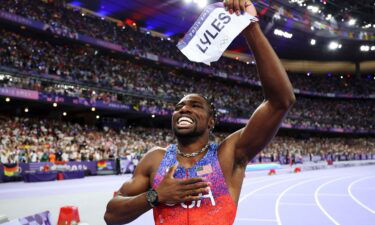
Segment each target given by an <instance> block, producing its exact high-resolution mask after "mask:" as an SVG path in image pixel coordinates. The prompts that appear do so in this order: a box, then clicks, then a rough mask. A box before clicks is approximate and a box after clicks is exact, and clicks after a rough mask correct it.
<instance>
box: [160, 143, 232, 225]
mask: <svg viewBox="0 0 375 225" xmlns="http://www.w3.org/2000/svg"><path fill="white" fill-rule="evenodd" d="M217 149H218V145H217V144H211V145H210V146H209V149H208V152H207V153H206V155H205V156H204V157H203V158H202V159H201V160H200V161H198V162H197V163H196V164H195V165H194V166H193V167H191V168H188V169H186V168H184V167H181V166H178V167H177V169H176V172H175V174H174V178H176V179H186V178H196V177H204V178H205V180H206V181H207V182H210V183H211V185H210V187H209V189H210V190H209V192H208V194H205V195H203V196H202V198H201V200H198V201H192V202H185V203H180V204H175V205H165V204H159V205H158V206H157V207H155V208H154V209H153V210H154V212H153V213H154V220H155V224H157V225H169V224H173V225H232V224H233V223H234V219H235V217H236V211H237V207H236V204H235V202H234V201H233V199H232V197H231V196H230V194H229V191H228V187H227V184H226V182H225V178H224V175H223V172H222V170H221V167H220V163H219V160H218V157H217ZM176 154H177V152H176V145H170V146H169V147H168V149H167V152H166V153H165V155H164V157H163V160H162V161H161V163H160V166H159V169H158V171H157V173H156V175H155V177H154V182H153V188H156V187H157V186H158V185H159V184H160V182H161V181H162V179H163V177H164V175H165V174H166V172H167V170H168V169H169V168H171V167H172V166H174V165H175V164H176V163H177V158H176Z"/></svg>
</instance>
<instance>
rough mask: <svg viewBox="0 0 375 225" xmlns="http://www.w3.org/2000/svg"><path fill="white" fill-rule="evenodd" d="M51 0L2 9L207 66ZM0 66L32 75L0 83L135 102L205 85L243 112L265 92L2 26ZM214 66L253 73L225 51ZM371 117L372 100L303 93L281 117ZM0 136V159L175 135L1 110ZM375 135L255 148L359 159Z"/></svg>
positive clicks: (332, 122)
mask: <svg viewBox="0 0 375 225" xmlns="http://www.w3.org/2000/svg"><path fill="white" fill-rule="evenodd" d="M42 2H43V1H42ZM49 2H53V3H41V1H40V0H29V1H26V0H17V1H10V0H4V1H3V2H2V4H1V5H0V10H4V11H8V12H11V13H14V14H17V15H21V16H24V17H27V18H30V19H34V20H38V21H42V22H44V23H47V24H53V25H55V26H61V27H65V28H67V29H70V30H71V31H73V32H78V33H82V34H86V35H89V36H92V37H95V38H98V39H102V40H107V41H109V42H114V43H117V44H120V45H122V46H124V47H125V48H126V49H128V51H129V52H130V53H136V52H139V53H145V52H152V53H154V54H156V55H160V56H163V57H167V58H171V59H174V60H178V61H181V62H184V63H185V64H192V65H194V67H195V68H196V69H198V70H199V68H204V67H205V66H204V65H198V64H193V63H190V62H188V61H187V60H186V59H185V58H184V57H183V55H182V54H180V53H179V52H178V50H177V48H176V47H175V45H176V42H175V40H173V39H171V40H166V39H162V38H159V37H153V36H151V35H149V34H147V33H144V32H140V31H139V30H137V29H133V28H132V27H130V26H128V25H124V24H121V26H119V24H116V23H114V22H112V21H108V20H106V19H100V18H99V17H97V16H92V15H90V14H82V12H81V11H79V10H73V9H68V8H66V6H65V5H64V4H63V3H62V1H61V2H60V1H49ZM0 66H6V67H9V68H13V69H16V70H17V71H18V72H20V73H22V72H26V73H28V75H29V76H28V77H25V76H19V75H1V76H0V87H18V88H24V89H31V90H37V91H42V92H45V93H53V94H57V95H61V96H73V97H86V98H88V99H91V100H103V101H105V102H118V103H124V104H130V105H132V106H133V109H139V108H140V107H143V106H148V107H157V108H160V109H164V110H165V111H166V112H169V113H170V112H172V111H173V109H174V104H175V103H176V101H177V100H178V99H179V98H180V97H181V96H183V95H184V94H187V93H193V92H198V93H201V92H202V90H204V91H205V93H204V94H205V95H206V96H208V97H209V98H210V99H212V100H213V102H214V104H215V106H216V108H217V109H218V112H219V116H232V117H242V118H248V116H249V115H251V113H252V112H253V111H254V110H255V107H256V106H258V105H259V104H260V103H261V101H262V100H263V97H262V92H261V89H260V88H257V87H253V86H249V85H245V84H241V83H238V82H232V81H225V82H223V80H222V79H217V78H213V77H210V76H202V75H199V74H193V75H192V74H191V71H190V72H189V71H187V70H186V71H181V70H176V69H173V68H171V67H167V66H163V65H152V64H147V63H145V62H140V61H138V60H137V59H132V58H129V57H127V56H123V55H119V54H116V53H110V52H107V51H105V50H102V49H97V48H93V47H90V46H85V45H82V44H77V43H76V44H74V43H69V42H64V43H61V42H59V41H56V40H53V39H52V40H46V39H44V38H35V37H33V36H26V35H23V34H19V33H16V32H14V31H10V30H5V29H4V28H0ZM211 68H213V71H214V72H226V73H227V74H231V75H235V76H240V77H245V78H247V79H250V80H255V81H256V80H258V79H257V76H256V68H255V66H254V65H251V64H250V65H249V64H247V63H244V62H240V61H236V60H232V59H228V58H223V59H221V60H220V62H219V63H214V64H213V66H212V67H211ZM44 74H49V75H52V76H49V78H48V79H49V80H48V79H41V78H40V75H44ZM341 76H342V77H341ZM53 77H55V78H56V79H53ZM290 78H291V81H292V83H293V84H294V87H295V88H297V89H300V90H306V91H313V92H321V93H341V94H353V95H371V94H374V93H375V85H374V84H375V81H374V79H373V77H368V76H367V75H363V76H356V75H353V74H342V75H337V74H335V75H333V74H327V75H325V76H319V75H315V74H310V73H309V74H308V76H306V74H290ZM108 87H110V88H108ZM373 121H375V102H374V101H372V100H361V99H356V100H355V99H352V100H340V99H329V98H325V99H322V98H311V97H306V96H301V95H298V96H297V103H296V105H295V106H294V107H293V108H292V110H291V112H290V113H289V115H288V117H287V118H286V120H285V122H286V123H288V124H292V125H299V126H306V127H314V128H351V129H366V130H374V129H375V124H374V122H373ZM0 136H1V137H2V138H1V143H0V156H1V162H2V163H12V162H20V161H24V162H37V161H55V160H56V161H57V160H59V161H60V160H62V161H74V160H82V161H85V160H100V159H113V158H115V157H118V156H126V155H129V154H131V155H133V156H134V155H141V154H143V153H144V152H146V151H147V150H149V149H150V148H151V147H153V146H167V145H168V144H170V143H173V136H172V135H171V132H170V131H169V130H162V129H146V128H126V129H123V130H120V131H115V130H113V129H110V128H103V129H98V128H95V127H89V126H83V125H78V124H70V123H64V122H61V121H49V120H37V119H32V118H2V121H1V124H0ZM222 137H223V134H218V137H217V141H218V140H221V139H222ZM17 140H18V141H17ZM374 143H375V142H374V140H373V139H348V140H342V139H331V138H330V139H328V138H326V139H323V138H310V139H309V140H299V139H295V138H285V137H278V138H276V139H275V140H274V141H273V142H272V144H271V145H270V146H269V147H268V148H267V149H266V150H265V151H264V152H263V153H262V154H261V155H263V156H265V157H267V158H270V159H272V160H271V161H279V160H280V156H281V155H294V156H295V157H297V156H298V157H302V156H312V155H320V156H321V157H322V158H327V154H331V155H340V157H336V158H337V159H338V158H340V159H358V158H362V156H363V155H366V154H374V149H375V146H374ZM14 150H15V151H14ZM343 154H344V156H341V155H343Z"/></svg>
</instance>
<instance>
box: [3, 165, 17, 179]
mask: <svg viewBox="0 0 375 225" xmlns="http://www.w3.org/2000/svg"><path fill="white" fill-rule="evenodd" d="M18 171H19V168H18V165H17V164H7V165H4V175H5V176H7V177H13V176H15V175H18Z"/></svg>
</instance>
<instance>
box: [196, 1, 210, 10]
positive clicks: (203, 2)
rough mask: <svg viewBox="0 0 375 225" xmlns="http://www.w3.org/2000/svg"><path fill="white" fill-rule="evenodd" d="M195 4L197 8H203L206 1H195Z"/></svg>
mask: <svg viewBox="0 0 375 225" xmlns="http://www.w3.org/2000/svg"><path fill="white" fill-rule="evenodd" d="M196 2H197V5H198V6H199V8H204V7H206V5H207V4H208V2H207V0H196Z"/></svg>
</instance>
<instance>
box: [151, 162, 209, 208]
mask: <svg viewBox="0 0 375 225" xmlns="http://www.w3.org/2000/svg"><path fill="white" fill-rule="evenodd" d="M176 169H177V165H175V166H173V167H172V168H170V169H169V170H168V172H167V173H166V174H165V176H164V178H163V180H162V181H161V182H160V184H159V186H158V187H157V188H156V189H155V190H156V192H157V193H158V199H159V203H163V204H176V203H182V202H189V201H196V200H199V199H200V196H199V194H202V195H204V194H206V193H207V192H208V186H209V183H208V182H205V181H204V180H203V178H190V179H184V180H178V179H175V178H174V177H173V174H174V172H175V171H176Z"/></svg>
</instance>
